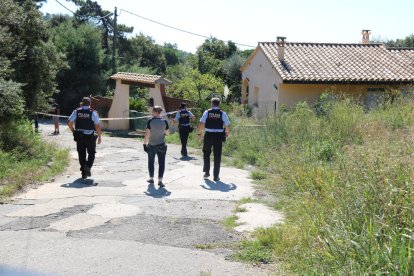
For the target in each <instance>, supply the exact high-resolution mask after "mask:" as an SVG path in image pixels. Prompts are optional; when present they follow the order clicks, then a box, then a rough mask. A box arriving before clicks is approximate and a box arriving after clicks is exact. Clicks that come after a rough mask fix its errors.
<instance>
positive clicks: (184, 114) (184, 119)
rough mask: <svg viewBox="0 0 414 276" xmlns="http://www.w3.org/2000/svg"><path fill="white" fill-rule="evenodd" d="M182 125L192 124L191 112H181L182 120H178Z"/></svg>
mask: <svg viewBox="0 0 414 276" xmlns="http://www.w3.org/2000/svg"><path fill="white" fill-rule="evenodd" d="M178 122H179V123H180V125H189V124H190V112H188V111H187V110H181V111H180V119H178Z"/></svg>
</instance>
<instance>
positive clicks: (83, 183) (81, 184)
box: [60, 178, 98, 189]
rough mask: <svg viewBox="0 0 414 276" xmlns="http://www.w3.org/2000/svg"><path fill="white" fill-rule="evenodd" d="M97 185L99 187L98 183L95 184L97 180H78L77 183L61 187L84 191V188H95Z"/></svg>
mask: <svg viewBox="0 0 414 276" xmlns="http://www.w3.org/2000/svg"><path fill="white" fill-rule="evenodd" d="M96 185H98V183H97V182H95V180H93V179H82V178H78V179H76V180H75V181H73V182H71V183H66V184H62V185H60V187H62V188H74V189H82V188H89V187H94V186H96Z"/></svg>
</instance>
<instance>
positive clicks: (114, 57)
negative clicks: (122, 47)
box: [112, 7, 118, 74]
mask: <svg viewBox="0 0 414 276" xmlns="http://www.w3.org/2000/svg"><path fill="white" fill-rule="evenodd" d="M117 16H118V13H117V8H116V7H115V11H114V36H113V41H112V73H113V74H116V33H117V26H116V19H117Z"/></svg>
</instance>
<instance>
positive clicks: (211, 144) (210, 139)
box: [203, 132, 223, 178]
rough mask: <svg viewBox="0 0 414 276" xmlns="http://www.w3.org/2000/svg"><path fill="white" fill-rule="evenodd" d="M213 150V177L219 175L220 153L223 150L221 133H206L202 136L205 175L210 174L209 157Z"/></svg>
mask: <svg viewBox="0 0 414 276" xmlns="http://www.w3.org/2000/svg"><path fill="white" fill-rule="evenodd" d="M212 148H213V155H214V172H213V174H214V177H215V178H216V177H219V175H220V164H221V153H222V150H223V133H210V132H206V133H205V135H204V145H203V155H204V156H203V157H204V169H203V171H204V172H205V173H210V155H211V149H212Z"/></svg>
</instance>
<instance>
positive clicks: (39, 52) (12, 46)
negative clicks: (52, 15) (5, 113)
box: [0, 0, 64, 112]
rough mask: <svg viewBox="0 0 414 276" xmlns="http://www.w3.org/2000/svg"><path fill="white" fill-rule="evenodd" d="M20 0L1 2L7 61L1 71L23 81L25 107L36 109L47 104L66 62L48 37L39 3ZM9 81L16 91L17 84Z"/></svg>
mask: <svg viewBox="0 0 414 276" xmlns="http://www.w3.org/2000/svg"><path fill="white" fill-rule="evenodd" d="M19 2H20V3H21V5H19V4H18V3H19ZM19 2H17V1H12V0H4V1H2V4H1V5H0V26H1V28H2V33H3V34H5V39H4V40H3V37H2V39H1V40H0V48H1V51H0V56H2V60H3V61H7V62H6V63H8V64H7V66H5V65H3V66H2V68H3V69H2V71H9V73H8V74H7V76H6V79H8V80H13V82H16V83H20V84H22V86H21V90H22V93H21V95H22V97H23V98H24V103H25V108H26V110H27V111H28V112H33V111H36V110H39V109H40V108H42V107H44V106H46V104H47V101H46V99H47V98H48V97H49V96H50V95H52V94H53V93H54V92H55V87H56V86H55V77H56V73H57V71H58V70H59V69H61V68H62V67H63V66H64V62H63V59H62V57H61V55H59V54H58V52H57V50H56V48H55V46H54V45H53V44H52V43H51V42H50V40H49V33H48V29H47V25H46V24H45V22H44V21H43V19H42V15H41V13H40V12H39V11H38V9H37V6H36V3H35V2H33V1H19ZM4 68H7V70H5V69H4ZM7 83H8V84H7V85H10V86H11V87H12V89H14V91H17V87H16V86H14V85H13V84H12V83H10V82H7ZM3 85H4V83H3ZM3 87H4V86H3ZM4 91H5V90H3V93H4ZM17 95H19V93H17Z"/></svg>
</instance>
